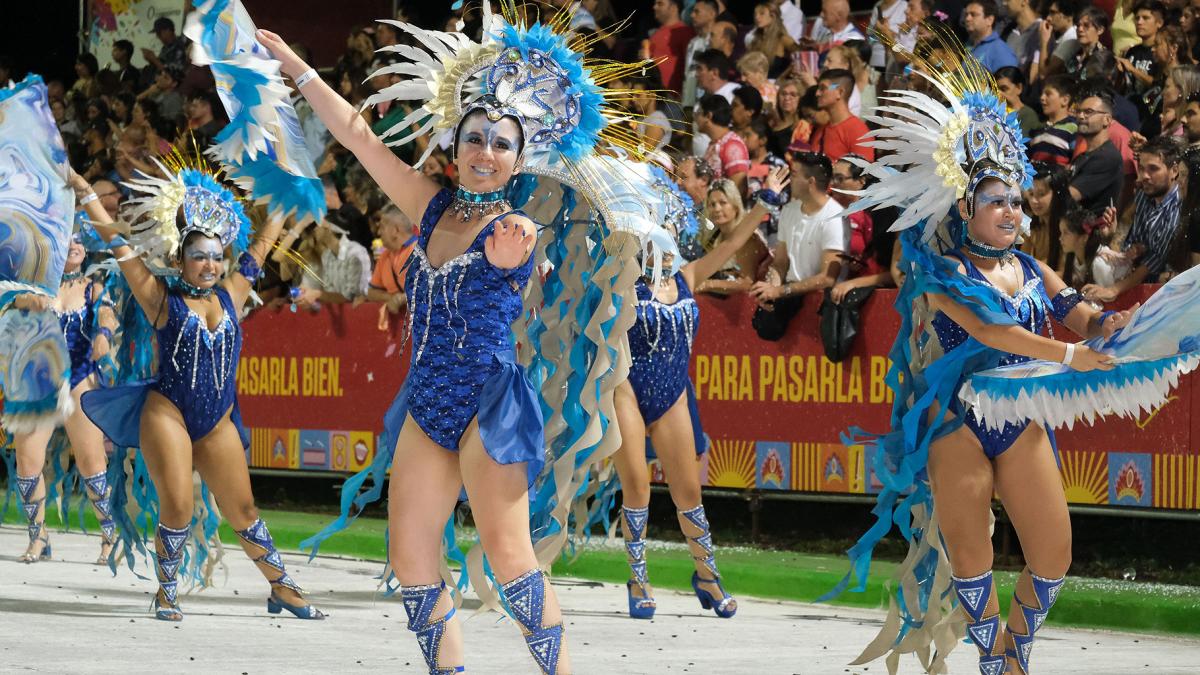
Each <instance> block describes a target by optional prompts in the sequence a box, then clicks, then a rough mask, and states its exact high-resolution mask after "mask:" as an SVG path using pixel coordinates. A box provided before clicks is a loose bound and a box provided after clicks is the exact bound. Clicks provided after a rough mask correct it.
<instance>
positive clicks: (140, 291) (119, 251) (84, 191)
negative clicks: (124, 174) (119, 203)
mask: <svg viewBox="0 0 1200 675" xmlns="http://www.w3.org/2000/svg"><path fill="white" fill-rule="evenodd" d="M67 184H68V185H70V186H71V189H73V190H74V191H75V198H76V199H77V200H78V202H79V205H80V206H82V207H83V210H84V212H85V213H87V216H88V218H89V219H90V220H91V221H92V226H93V227H94V228H95V229H96V233H97V234H99V235H100V238H101V239H103V240H104V242H105V243H107V244H108V245H109V251H111V252H112V254H113V256H114V257H115V258H116V259H117V264H118V265H120V267H121V274H124V275H125V281H126V282H127V283H128V284H129V290H130V291H132V292H133V297H135V298H137V301H138V304H139V305H140V306H141V308H142V312H144V313H145V314H146V316H148V317H151V318H153V317H155V316H158V315H159V313H160V312H159V311H158V310H159V308H160V307H162V304H163V302H164V301H165V300H166V297H167V295H166V292H167V287H166V285H165V284H163V282H162V280H161V279H159V278H158V277H156V276H154V273H153V272H151V271H150V268H149V267H147V266H146V263H145V262H144V261H143V260H142V259H141V257H140V256H137V255H134V252H133V249H132V248H130V246H129V245H128V244H126V243H124V239H120V240H118V241H117V245H116V246H113V243H114V240H117V239H118V237H119V236H120V234H121V232H120V230H119V229H118V227H117V224H116V223H114V222H113V219H112V217H111V216H109V215H108V212H107V211H105V210H104V207H103V206H101V204H100V200H99V199H96V198H95V197H96V192H95V191H94V190H92V186H91V185H90V184H89V183H88V182H87V180H86V179H85V178H84V177H83V176H80V175H79V174H77V173H75V171H74V170H73V169H72V171H71V177H70V178H68V179H67ZM161 318H162V320H165V317H161ZM156 327H157V326H156Z"/></svg>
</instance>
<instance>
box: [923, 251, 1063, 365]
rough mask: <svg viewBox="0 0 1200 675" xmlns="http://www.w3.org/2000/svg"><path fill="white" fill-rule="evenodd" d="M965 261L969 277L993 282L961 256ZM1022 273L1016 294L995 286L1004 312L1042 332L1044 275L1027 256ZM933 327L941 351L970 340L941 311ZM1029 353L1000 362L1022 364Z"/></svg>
mask: <svg viewBox="0 0 1200 675" xmlns="http://www.w3.org/2000/svg"><path fill="white" fill-rule="evenodd" d="M959 260H961V261H963V266H964V267H966V268H967V276H969V277H971V278H972V279H976V280H978V281H982V282H984V283H986V284H988V285H989V286H991V282H989V281H988V280H987V278H986V277H984V276H983V273H982V272H980V271H979V268H977V267H975V265H974V264H972V263H971V261H970V260H969V259H968V258H966V257H965V256H963V257H959ZM1017 260H1018V261H1019V262H1020V265H1021V269H1022V272H1023V274H1024V277H1025V285H1024V286H1022V287H1021V289H1020V290H1019V291H1017V293H1016V294H1015V295H1009V294H1008V293H1005V292H1004V291H1002V290H1000V289H998V288H995V286H992V288H993V289H994V290H995V291H996V294H997V295H998V296H999V297H1000V298H1001V300H1002V305H1003V306H1004V311H1005V313H1007V314H1008V315H1009V316H1011V317H1012V318H1013V319H1016V321H1017V322H1018V323H1020V324H1021V325H1022V326H1024V327H1025V328H1026V329H1028V330H1029V331H1030V332H1033V333H1039V332H1041V329H1042V326H1043V325H1045V324H1046V311H1045V304H1044V303H1042V302H1038V301H1037V300H1038V298H1039V297H1044V296H1045V295H1046V290H1045V287H1044V286H1043V284H1042V275H1041V272H1040V270H1038V269H1037V268H1036V267H1034V266H1033V265H1031V264H1030V263H1028V262H1027V261H1026V260H1025V259H1023V258H1020V257H1018V258H1017ZM931 323H932V325H933V330H934V332H935V333H937V338H938V343H939V344H940V345H941V347H942V351H944V352H948V351H950V350H951V349H954V348H955V347H957V346H959V345H960V344H962V343H963V342H965V341H966V339H967V337H968V336H967V331H966V330H964V329H963V327H962V326H960V325H958V324H957V323H955V322H954V321H953V320H952V319H951V318H950V317H948V316H946V315H945V314H943V313H942V312H937V313H936V314H934V316H933V320H932V322H931ZM1029 360H1030V359H1029V357H1027V356H1019V355H1017V354H1007V355H1005V356H1004V357H1003V358H1002V359H1001V362H1000V365H1010V364H1013V363H1022V362H1025V361H1029Z"/></svg>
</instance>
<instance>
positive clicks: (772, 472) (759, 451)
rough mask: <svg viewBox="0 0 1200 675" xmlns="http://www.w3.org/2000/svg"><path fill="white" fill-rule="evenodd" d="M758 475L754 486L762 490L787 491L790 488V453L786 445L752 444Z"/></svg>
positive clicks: (761, 442)
mask: <svg viewBox="0 0 1200 675" xmlns="http://www.w3.org/2000/svg"><path fill="white" fill-rule="evenodd" d="M754 452H755V456H756V459H757V462H756V463H757V465H758V472H757V473H758V475H757V481H756V484H757V486H758V487H759V488H761V489H764V490H787V489H789V488H790V487H791V471H790V470H789V469H790V468H791V463H792V453H791V452H790V448H789V446H788V444H787V443H768V442H763V441H759V442H758V443H755V444H754Z"/></svg>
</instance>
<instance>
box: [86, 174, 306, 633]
mask: <svg viewBox="0 0 1200 675" xmlns="http://www.w3.org/2000/svg"><path fill="white" fill-rule="evenodd" d="M195 166H196V168H189V167H187V166H180V167H176V170H175V171H174V172H173V173H172V174H170V175H169V176H168V177H167V178H165V179H163V178H151V177H148V176H143V177H142V178H141V179H140V180H138V181H134V182H133V183H132V184H133V185H134V187H135V188H136V189H137V190H139V191H140V192H142V193H144V194H145V195H146V196H144V197H142V198H141V199H139V200H137V202H136V205H135V208H134V209H133V210H132V211H131V215H132V217H133V218H135V223H134V228H135V229H136V234H131V233H130V232H124V231H122V230H121V228H120V227H119V226H118V225H117V224H115V223H113V221H112V219H111V218H109V217H108V215H107V214H106V213H105V212H104V210H103V209H102V208H99V207H98V206H95V205H94V202H93V203H92V204H88V216H89V217H91V219H92V221H93V222H94V223H95V224H96V229H97V231H98V232H99V233H100V235H101V236H102V237H103V239H104V240H105V241H106V242H107V243H108V245H109V248H110V250H111V251H112V253H113V255H114V256H115V257H116V258H117V259H118V260H119V261H120V269H121V273H122V274H124V276H125V279H126V281H127V282H128V284H129V288H130V290H131V292H132V294H133V297H134V299H135V300H136V301H137V304H138V306H139V307H140V309H141V311H142V312H143V313H144V314H145V315H146V317H148V318H149V319H150V324H151V325H153V326H154V329H155V332H156V341H157V345H158V374H157V377H156V378H154V379H152V380H150V381H145V382H138V383H133V384H125V385H121V386H116V387H112V388H108V389H100V390H95V391H92V392H89V393H88V394H87V395H86V396H84V397H83V401H82V402H83V409H84V412H85V413H87V415H88V417H90V418H91V419H92V420H93V421H94V422H95V423H96V425H97V426H99V427H100V428H101V429H103V430H104V433H105V434H106V435H107V436H108V437H109V438H111V439H112V441H113V443H114V445H117V446H122V447H139V448H141V452H142V456H143V458H144V459H145V462H146V466H147V467H148V469H149V471H150V476H151V478H152V479H153V481H154V486H155V488H156V491H157V495H158V502H159V504H158V509H159V510H158V515H159V520H158V525H157V536H156V541H155V546H156V555H155V563H156V572H157V576H158V582H159V590H158V593H157V594H155V597H154V603H153V609H154V611H155V616H156V618H158V619H160V620H164V621H180V620H182V619H183V612H182V611H181V610H180V608H179V605H178V602H177V588H178V580H177V577H176V574H177V572H178V570H179V567H180V564H181V563H182V560H183V555H184V547H185V544H186V542H187V538H188V536H189V534H190V530H191V527H190V526H191V524H192V515H193V505H194V501H193V481H192V473H193V469H194V470H195V471H198V472H199V473H200V477H201V478H202V479H203V480H204V481H205V483H206V484H207V485H208V487H209V489H210V490H211V491H212V494H213V495H214V496H215V497H216V500H217V504H218V505H219V506H220V509H221V513H222V515H223V516H224V517H225V519H226V520H228V521H229V524H230V525H232V526H233V529H234V530H235V531H236V532H237V534H238V536H239V537H240V538H241V540H242V548H243V549H244V550H245V552H246V555H247V556H248V557H250V559H251V560H253V561H254V562H255V563H257V565H258V568H259V571H261V572H262V574H263V576H264V577H265V578H266V579H267V581H268V582H269V583H270V587H271V594H270V596H269V598H268V600H267V611H269V612H270V613H272V614H278V613H280V612H281V611H282V610H284V609H286V610H288V611H289V612H291V613H292V614H294V615H295V616H297V617H299V618H301V619H322V618H324V615H322V614H321V612H320V611H319V610H317V609H316V608H314V607H313V606H312V605H310V604H308V603H307V602H305V600H304V597H303V596H302V595H301V591H300V587H299V586H297V585H296V582H295V581H294V580H293V579H292V578H291V577H290V576H289V575H288V573H287V571H286V569H285V568H284V564H283V561H282V559H281V558H280V556H279V553H278V552H277V551H276V549H275V544H274V541H273V540H272V538H271V535H270V533H269V532H268V530H267V526H266V524H265V523H264V522H263V521H262V519H261V518H259V516H258V509H257V508H256V507H255V505H254V495H253V494H252V493H251V490H250V473H249V470H248V468H247V466H246V453H245V450H246V447H247V445H248V439H247V437H246V433H245V429H243V428H242V426H241V417H240V415H239V414H238V408H237V377H236V374H237V363H238V357H239V355H240V352H241V345H242V331H241V325H240V322H241V308H242V306H243V305H245V303H246V300H247V298H248V296H249V294H250V290H251V284H252V283H253V282H254V281H255V280H257V278H258V276H259V271H260V268H259V266H260V264H261V263H262V260H263V258H264V257H266V255H267V254H268V253H269V252H270V250H271V247H272V245H273V244H274V243H275V240H276V239H277V238H278V236H279V232H280V230H281V228H282V226H283V223H282V220H281V219H271V220H270V221H269V222H268V224H267V225H265V226H264V227H262V228H261V229H260V230H259V231H258V233H257V237H256V239H255V240H254V243H253V244H250V245H249V246H248V247H247V239H248V234H249V230H250V221H249V218H248V217H247V216H246V214H245V212H244V211H243V210H242V206H241V203H240V202H239V201H238V200H237V198H236V197H235V196H234V195H233V194H232V193H231V192H229V190H227V189H226V188H225V187H224V186H223V185H222V184H221V183H219V182H218V181H217V180H216V179H215V178H214V176H212V175H210V174H209V173H208V172H207V170H206V169H205V168H204V165H203V163H202V161H200V160H198V161H196V162H195ZM76 183H82V184H81V185H79V186H78V187H77V189H79V190H84V191H86V190H89V189H90V188H88V186H87V184H86V182H84V181H83V179H82V178H79V177H78V176H72V185H73V186H76ZM125 236H128V237H129V238H130V242H127V241H126V239H125V238H124V237H125ZM142 242H145V243H144V244H143V243H142ZM131 244H132V245H131ZM229 247H233V248H234V249H235V250H236V249H244V250H243V251H242V253H241V255H240V256H239V258H238V262H237V265H236V266H235V267H234V269H233V270H232V271H231V272H230V273H228V275H227V274H226V267H225V257H226V249H227V248H229ZM139 254H145V255H154V254H161V255H162V256H163V258H165V259H168V260H171V261H172V262H174V263H177V264H178V265H179V272H178V276H168V277H159V276H156V275H155V274H154V273H152V272H151V270H150V268H149V267H147V265H146V263H145V262H143V260H142V258H141V257H140V255H139ZM181 450H182V451H181Z"/></svg>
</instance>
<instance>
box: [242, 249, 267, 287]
mask: <svg viewBox="0 0 1200 675" xmlns="http://www.w3.org/2000/svg"><path fill="white" fill-rule="evenodd" d="M238 273H239V274H241V275H242V276H244V277H246V281H249V282H250V284H251V285H253V284H255V283H257V282H258V279H259V277H261V276H262V266H260V265H259V264H258V260H256V259H255V258H254V256H252V255H250V253H249V251H243V252H242V254H241V255H239V256H238Z"/></svg>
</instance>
